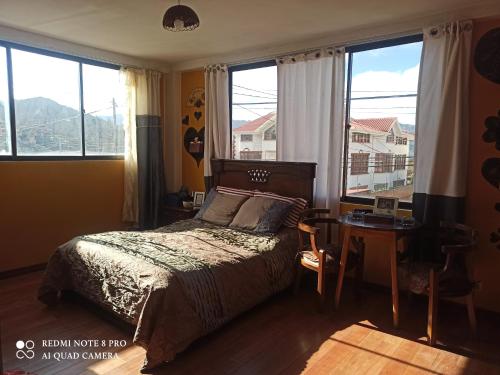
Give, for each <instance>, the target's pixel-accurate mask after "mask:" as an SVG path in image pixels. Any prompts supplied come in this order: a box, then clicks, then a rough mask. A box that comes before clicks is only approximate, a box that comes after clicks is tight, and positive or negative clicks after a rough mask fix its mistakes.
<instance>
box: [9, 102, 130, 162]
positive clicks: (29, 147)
mask: <svg viewBox="0 0 500 375" xmlns="http://www.w3.org/2000/svg"><path fill="white" fill-rule="evenodd" d="M15 109H16V113H15V115H16V139H17V148H18V151H19V153H20V154H37V153H41V154H44V153H45V154H48V153H52V154H54V153H55V154H68V153H70V154H75V153H76V154H79V153H80V152H81V139H82V138H81V137H82V130H81V115H80V111H78V110H76V109H74V108H70V107H67V106H64V105H61V104H59V103H57V102H55V101H54V100H51V99H48V98H43V97H36V98H29V99H22V100H16V102H15ZM4 114H5V108H4V107H3V105H2V103H0V153H2V151H5V150H6V145H7V144H8V142H9V140H8V139H7V132H6V131H5V115H4ZM117 122H118V119H117ZM123 145H124V132H123V129H122V125H121V121H120V122H118V123H117V124H116V125H115V124H114V122H113V119H112V118H107V117H100V116H93V115H85V151H86V153H87V154H93V153H94V154H95V153H116V152H123V147H124V146H123Z"/></svg>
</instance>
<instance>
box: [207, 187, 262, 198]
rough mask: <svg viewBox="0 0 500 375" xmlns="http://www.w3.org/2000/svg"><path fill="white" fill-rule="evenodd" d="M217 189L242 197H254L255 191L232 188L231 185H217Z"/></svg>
mask: <svg viewBox="0 0 500 375" xmlns="http://www.w3.org/2000/svg"><path fill="white" fill-rule="evenodd" d="M216 190H217V192H219V193H223V194H231V195H239V196H242V197H253V191H251V190H244V189H235V188H230V187H225V186H217V187H216Z"/></svg>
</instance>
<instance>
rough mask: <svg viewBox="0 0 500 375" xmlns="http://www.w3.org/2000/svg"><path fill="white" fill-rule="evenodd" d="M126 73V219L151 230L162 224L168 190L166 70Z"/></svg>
mask: <svg viewBox="0 0 500 375" xmlns="http://www.w3.org/2000/svg"><path fill="white" fill-rule="evenodd" d="M122 74H123V76H124V81H125V84H126V92H127V98H126V106H125V108H126V111H125V113H126V116H125V117H126V118H125V119H124V124H125V125H124V126H125V137H126V140H125V184H124V187H125V198H124V206H123V219H124V220H125V221H132V222H134V223H137V224H138V225H139V227H140V228H142V229H150V228H154V227H157V226H158V220H159V215H160V211H161V203H162V199H163V195H164V192H165V175H164V166H163V136H162V131H163V123H162V117H161V79H162V73H160V72H156V71H151V70H145V69H134V68H123V69H122Z"/></svg>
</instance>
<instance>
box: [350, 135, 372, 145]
mask: <svg viewBox="0 0 500 375" xmlns="http://www.w3.org/2000/svg"><path fill="white" fill-rule="evenodd" d="M352 141H353V142H354V143H370V134H364V133H352Z"/></svg>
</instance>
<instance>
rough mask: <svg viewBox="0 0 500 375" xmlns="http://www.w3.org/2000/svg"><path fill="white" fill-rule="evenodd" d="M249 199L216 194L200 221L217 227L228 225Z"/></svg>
mask: <svg viewBox="0 0 500 375" xmlns="http://www.w3.org/2000/svg"><path fill="white" fill-rule="evenodd" d="M247 199H248V197H246V196H239V195H231V194H221V193H218V192H215V196H214V197H213V198H212V199H211V202H210V204H209V205H208V206H207V207H206V209H205V210H204V212H203V214H202V215H200V217H199V219H201V220H204V221H208V222H210V223H213V224H217V225H228V224H229V223H230V222H231V221H232V220H233V217H234V215H235V214H236V212H238V210H239V208H240V206H241V205H242V204H243V202H245V201H246V200H247Z"/></svg>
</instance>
